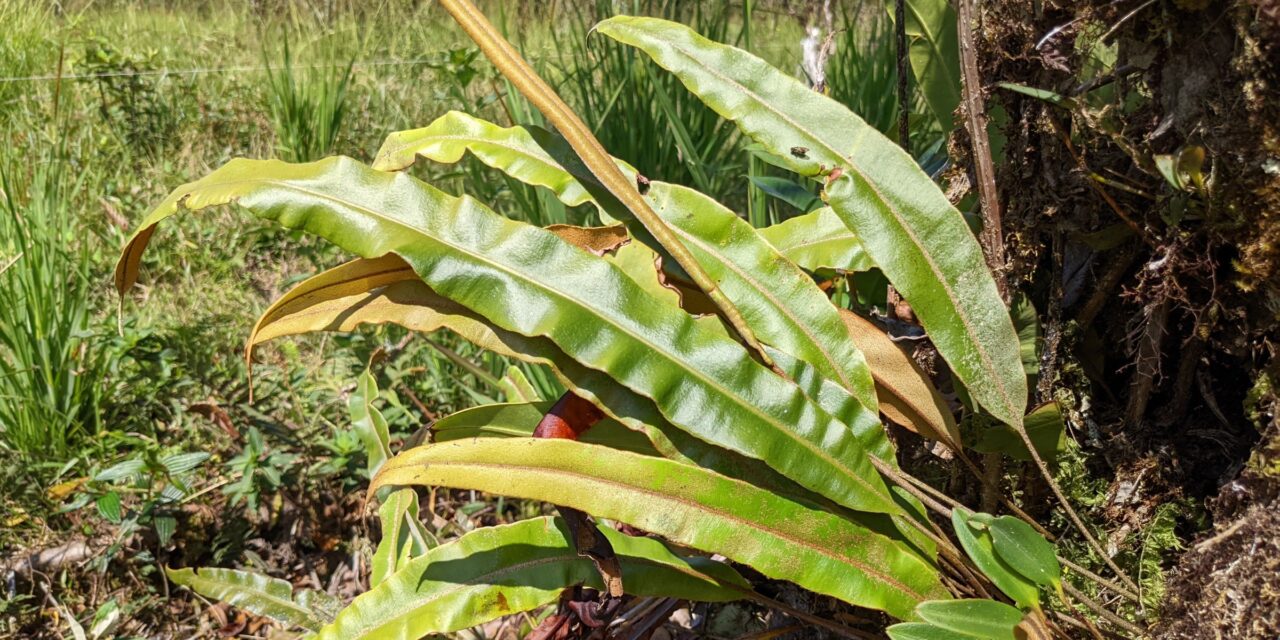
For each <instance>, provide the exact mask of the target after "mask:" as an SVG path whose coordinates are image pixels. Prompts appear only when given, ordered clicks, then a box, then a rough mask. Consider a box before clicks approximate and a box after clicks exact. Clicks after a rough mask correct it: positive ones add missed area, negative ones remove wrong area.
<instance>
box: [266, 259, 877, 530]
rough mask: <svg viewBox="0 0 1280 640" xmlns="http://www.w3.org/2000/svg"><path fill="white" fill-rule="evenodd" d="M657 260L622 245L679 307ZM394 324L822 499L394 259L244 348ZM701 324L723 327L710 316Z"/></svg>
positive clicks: (739, 474) (300, 296)
mask: <svg viewBox="0 0 1280 640" xmlns="http://www.w3.org/2000/svg"><path fill="white" fill-rule="evenodd" d="M632 249H634V250H635V251H632ZM655 255H656V254H654V253H653V252H652V251H650V250H648V249H647V248H646V247H643V246H642V245H635V244H633V245H627V246H624V247H622V249H621V250H619V252H618V254H617V256H616V257H617V258H624V257H626V259H627V260H630V259H631V258H633V257H634V258H637V259H640V261H641V263H642V264H640V265H636V266H644V267H646V268H648V269H649V273H650V275H651V277H652V278H653V284H652V285H651V290H652V291H653V292H654V293H655V294H658V293H660V294H662V295H663V296H664V298H663V299H664V300H668V301H669V302H670V304H676V303H677V302H678V301H677V296H676V294H675V292H673V291H671V290H669V289H665V288H662V287H661V285H659V284H657V277H656V272H654V271H653V258H654V256H655ZM645 256H647V257H645ZM387 322H391V323H395V324H399V325H401V326H403V327H405V328H407V329H411V330H414V331H420V332H424V333H426V332H431V331H435V330H437V329H441V328H448V329H450V330H451V331H453V332H454V333H456V334H458V335H459V336H460V337H462V338H463V339H465V340H467V341H469V342H471V343H472V344H475V345H476V346H478V347H480V348H482V349H486V350H488V351H492V352H494V353H498V354H501V355H504V356H507V357H511V358H515V359H518V360H523V361H525V362H529V363H532V364H541V365H546V366H548V367H550V368H551V370H552V372H553V373H554V374H555V375H556V377H557V378H558V379H559V380H560V382H561V383H562V384H563V385H564V386H565V387H566V388H568V389H570V390H572V391H573V392H574V393H576V394H578V395H579V396H582V397H583V398H586V399H587V400H589V401H591V402H592V403H594V404H595V405H596V406H597V407H599V408H600V409H601V410H602V411H604V412H605V413H606V414H608V415H609V416H610V417H612V418H613V419H615V420H617V421H618V422H620V423H622V424H624V425H625V426H626V427H627V428H629V429H633V430H635V431H639V432H641V433H644V434H645V436H646V437H647V438H648V439H649V440H650V441H651V442H652V443H653V447H654V448H655V449H657V450H658V452H659V453H660V454H661V455H662V456H663V457H666V458H670V459H673V460H680V461H691V462H695V463H696V464H699V465H701V466H703V467H706V468H708V469H713V470H715V471H716V472H718V473H721V474H724V475H727V476H730V477H734V478H740V479H747V480H750V481H751V482H752V483H755V484H757V485H759V486H763V487H768V488H770V489H772V490H774V491H778V492H781V493H784V494H786V495H790V496H793V497H796V496H798V497H800V498H801V499H804V500H807V501H810V502H814V501H816V502H823V500H821V499H820V498H816V496H815V495H814V494H811V493H809V492H807V491H805V490H804V489H802V488H801V487H799V486H797V485H796V484H795V483H794V482H792V481H790V480H788V479H786V478H785V477H783V476H782V475H780V474H778V473H777V472H776V471H774V470H773V469H771V468H770V467H768V466H766V465H765V464H763V463H761V462H760V461H759V460H755V459H752V458H748V457H745V456H741V455H738V454H735V453H733V452H731V451H726V450H725V449H722V448H720V447H716V446H714V445H710V444H707V443H705V442H703V441H701V440H698V439H697V438H694V437H692V436H690V435H689V434H687V433H685V432H684V431H681V430H679V429H677V428H675V427H673V426H671V425H670V424H669V423H668V422H667V421H666V420H665V419H664V418H663V417H662V414H661V413H660V412H659V411H658V409H657V407H656V406H655V405H654V403H653V401H652V400H650V399H649V398H646V397H644V396H641V395H639V394H637V393H635V392H633V391H631V390H630V389H627V388H626V387H624V386H622V385H620V384H618V383H617V382H615V381H614V380H613V379H611V378H610V377H609V376H607V375H605V374H604V373H602V372H600V371H598V370H596V369H593V368H590V367H585V366H582V365H581V364H578V363H577V362H576V361H574V360H573V359H572V358H570V357H568V356H567V355H565V353H564V352H563V351H561V350H560V349H559V348H558V347H556V346H555V345H554V344H553V343H551V342H550V341H549V340H547V339H546V338H529V337H526V336H522V335H520V334H517V333H512V332H510V331H506V330H504V329H501V328H498V327H495V326H492V325H490V324H489V323H488V322H486V321H485V320H484V319H483V318H480V317H478V316H476V315H475V314H474V313H472V312H471V311H470V310H468V309H466V308H464V307H462V306H461V305H459V304H457V303H456V302H453V301H451V300H447V299H445V298H442V297H441V296H439V295H437V294H436V293H435V292H433V291H432V290H431V289H430V288H429V287H427V285H426V283H424V282H422V280H420V279H419V278H418V276H417V274H415V273H414V272H413V270H412V269H411V268H410V267H409V266H408V265H407V264H406V263H405V262H404V260H402V259H401V258H400V257H398V256H396V255H394V254H393V255H388V256H384V257H382V258H376V259H372V260H366V259H358V260H354V261H352V262H349V263H347V264H344V265H341V266H338V267H335V268H333V269H330V270H328V271H325V272H323V273H320V274H317V275H315V276H312V277H311V278H308V279H307V280H304V281H303V282H301V283H299V284H298V285H297V286H296V287H294V288H293V289H291V290H289V291H288V292H287V293H286V294H285V295H284V296H282V297H281V298H280V299H279V300H277V301H276V302H275V303H273V304H272V305H271V307H270V308H268V309H267V310H266V311H265V312H264V313H263V315H262V317H261V318H260V319H259V320H258V323H257V324H256V326H255V327H254V330H253V332H252V333H251V334H250V337H249V340H248V342H247V343H246V347H245V350H246V353H248V354H252V351H253V349H254V347H256V346H257V345H258V344H261V343H262V342H265V341H267V340H269V339H272V338H277V337H281V336H285V335H296V334H301V333H309V332H314V331H351V330H353V329H354V328H355V327H357V326H359V325H361V324H365V323H372V324H381V323H387ZM699 322H701V323H703V324H707V323H714V324H715V325H716V326H719V323H718V321H716V320H714V319H710V318H708V319H705V320H702V321H699ZM868 515H869V514H868Z"/></svg>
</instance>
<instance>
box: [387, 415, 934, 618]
mask: <svg viewBox="0 0 1280 640" xmlns="http://www.w3.org/2000/svg"><path fill="white" fill-rule="evenodd" d="M405 484H430V485H444V486H451V487H456V488H471V489H475V490H479V491H489V492H493V493H500V494H507V495H515V496H518V497H524V498H528V499H537V500H555V501H556V502H557V503H559V504H562V505H565V506H569V507H573V508H575V509H580V510H583V511H586V512H588V513H592V514H594V515H597V516H600V517H605V518H610V519H613V520H618V521H622V522H627V523H628V524H632V525H634V526H637V527H640V528H641V529H644V530H647V531H652V532H654V533H657V534H659V535H662V536H664V537H666V538H667V539H669V540H672V541H674V542H678V543H681V544H686V545H689V546H693V547H695V548H700V549H703V550H705V551H710V552H714V553H721V554H723V555H725V556H727V557H729V558H733V559H735V560H737V561H740V562H744V563H747V564H751V565H753V566H755V567H756V568H757V569H759V570H761V571H762V572H764V573H765V574H766V575H771V576H773V577H776V578H781V579H787V580H792V581H794V582H796V583H797V584H800V585H802V586H804V587H806V588H809V589H812V590H814V591H818V592H820V593H826V594H828V595H833V596H835V597H839V598H843V599H846V600H847V601H849V602H853V603H855V604H859V605H861V606H868V607H872V608H877V609H881V610H886V611H888V612H890V613H892V614H893V615H895V616H898V617H909V616H911V615H912V614H911V610H912V608H913V607H914V606H915V605H916V604H918V603H919V602H921V601H923V600H925V599H929V598H930V597H931V596H938V597H941V598H945V597H946V596H945V595H944V594H945V590H943V589H942V587H941V583H938V582H937V578H936V576H935V575H934V573H933V570H932V569H931V568H929V567H928V565H926V564H925V563H924V562H923V561H922V560H920V559H919V558H918V557H917V556H915V555H913V554H910V553H908V552H906V551H903V550H900V549H899V548H898V547H897V546H896V545H894V544H891V543H890V542H889V540H888V539H887V538H883V537H881V536H878V535H875V534H871V533H868V532H865V531H860V530H859V529H858V528H857V527H852V526H850V525H849V523H848V521H845V520H842V519H840V518H837V517H835V516H832V515H830V514H828V513H825V512H823V511H818V510H814V509H810V508H807V507H804V506H803V505H800V504H799V503H795V502H792V501H789V500H786V499H784V498H781V497H779V496H776V495H774V494H772V493H769V492H767V491H763V490H761V489H759V488H756V487H754V486H752V485H749V484H746V483H743V482H740V481H735V480H731V479H729V478H725V477H723V476H718V475H716V474H714V473H712V472H710V471H707V470H704V469H701V468H698V467H693V466H689V465H684V464H680V463H676V462H672V461H669V460H662V459H657V458H648V457H644V456H638V455H635V454H631V453H625V452H620V451H614V450H610V449H606V448H602V447H599V446H595V445H588V444H583V443H581V442H574V441H567V440H547V439H528V440H515V441H513V440H505V441H497V442H495V441H489V440H485V439H479V440H472V441H465V442H461V441H460V442H453V443H446V444H439V445H431V446H426V447H418V448H416V449H412V450H410V451H407V452H405V453H402V454H400V455H399V456H397V457H396V458H395V459H393V460H392V461H391V462H389V463H388V464H387V466H385V467H384V468H383V471H382V472H381V473H379V475H378V477H377V478H376V479H375V481H374V483H373V484H372V485H371V487H374V488H376V487H381V486H386V485H405ZM780 548H785V549H787V550H788V553H787V554H779V553H777V551H776V550H777V549H780ZM783 556H785V557H783ZM797 559H803V561H796V560H797Z"/></svg>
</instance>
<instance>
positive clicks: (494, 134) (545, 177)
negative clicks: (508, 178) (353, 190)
mask: <svg viewBox="0 0 1280 640" xmlns="http://www.w3.org/2000/svg"><path fill="white" fill-rule="evenodd" d="M531 143H532V140H531V139H530V138H529V133H528V132H527V131H525V130H524V129H523V128H521V127H509V128H508V127H500V126H498V125H496V124H493V123H491V122H487V121H485V120H481V119H479V118H476V117H473V116H471V115H468V114H466V113H462V112H459V111H450V112H448V113H446V114H444V115H443V116H440V117H439V118H436V120H435V121H434V122H432V123H431V124H430V125H427V126H426V127H423V128H421V129H411V130H408V131H398V132H396V133H393V134H391V135H389V136H387V139H386V141H384V142H383V143H382V148H381V149H379V150H378V155H377V157H376V159H375V160H374V161H373V168H374V169H378V170H380V171H399V170H401V169H404V168H406V167H408V166H410V165H412V164H413V163H414V161H415V160H417V158H418V156H422V157H424V158H430V159H431V160H434V161H436V162H444V163H449V164H452V163H455V162H458V161H460V160H462V157H463V156H464V155H466V153H467V152H468V151H470V152H471V154H472V155H474V156H475V157H476V159H478V160H480V161H481V162H483V163H485V164H487V165H489V166H491V167H494V168H495V169H498V170H500V171H502V172H503V173H508V174H513V175H516V174H518V175H519V177H520V180H521V181H522V182H525V183H526V184H531V185H535V186H539V187H545V188H547V189H550V190H551V191H552V192H554V193H555V194H556V197H558V198H560V200H561V201H563V202H564V203H565V204H567V205H569V206H577V205H580V204H584V203H586V202H588V201H590V200H591V195H590V194H588V193H587V191H586V189H583V188H582V185H581V184H579V183H578V181H577V180H575V179H574V178H573V176H571V175H569V174H568V173H566V172H565V171H564V170H563V169H561V168H560V166H559V165H557V164H555V163H554V162H552V161H551V158H550V156H547V155H546V153H545V152H542V150H541V149H540V148H537V147H536V145H535V146H534V147H533V149H536V151H537V152H538V153H531V151H532V150H531V149H530V145H531Z"/></svg>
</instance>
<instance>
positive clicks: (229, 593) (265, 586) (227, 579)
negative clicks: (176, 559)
mask: <svg viewBox="0 0 1280 640" xmlns="http://www.w3.org/2000/svg"><path fill="white" fill-rule="evenodd" d="M164 572H165V574H166V575H168V576H169V579H170V580H172V581H173V582H175V583H177V584H180V585H182V586H184V587H187V588H188V589H191V590H192V591H195V592H196V593H199V594H200V595H202V596H205V597H206V598H212V599H214V600H220V601H222V602H225V603H227V604H229V605H231V606H233V607H240V608H241V609H245V610H246V611H251V612H253V613H255V614H257V615H260V616H266V617H268V618H271V619H272V620H277V621H279V622H283V623H285V624H287V625H290V626H295V627H302V628H304V629H310V630H312V631H315V630H317V629H319V628H320V624H321V623H320V620H319V619H318V618H317V616H316V614H315V613H313V612H312V611H311V609H309V608H308V607H307V606H306V605H304V604H303V603H302V602H301V601H300V599H295V594H294V592H293V585H291V584H289V583H288V582H285V581H284V580H280V579H279V578H272V577H270V576H264V575H262V574H258V573H253V572H250V571H240V570H237V569H215V568H212V567H204V568H201V569H200V570H199V571H197V570H195V569H170V568H168V567H166V568H165V570H164ZM298 595H301V594H298Z"/></svg>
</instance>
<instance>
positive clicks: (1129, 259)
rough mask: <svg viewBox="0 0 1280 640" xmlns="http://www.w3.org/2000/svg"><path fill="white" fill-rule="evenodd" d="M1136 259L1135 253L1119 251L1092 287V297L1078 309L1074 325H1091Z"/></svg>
mask: <svg viewBox="0 0 1280 640" xmlns="http://www.w3.org/2000/svg"><path fill="white" fill-rule="evenodd" d="M1137 257H1138V252H1137V251H1124V250H1122V251H1120V252H1119V253H1118V254H1117V255H1116V258H1115V261H1114V262H1112V263H1111V266H1109V267H1108V268H1107V272H1106V273H1104V274H1103V275H1102V278H1101V279H1100V280H1098V284H1097V286H1095V287H1094V290H1093V295H1092V296H1089V300H1088V301H1087V302H1085V304H1084V307H1083V308H1081V309H1080V313H1079V314H1078V315H1076V324H1078V325H1080V328H1081V329H1085V328H1088V326H1089V325H1090V324H1092V323H1093V319H1094V318H1095V317H1097V315H1098V312H1099V311H1102V307H1103V306H1104V305H1106V303H1107V301H1108V300H1110V299H1111V298H1112V297H1113V296H1112V295H1111V290H1112V289H1115V288H1116V285H1118V284H1120V279H1121V278H1123V277H1124V274H1125V273H1127V272H1128V271H1129V267H1130V266H1132V265H1133V261H1134V260H1136V259H1137Z"/></svg>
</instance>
